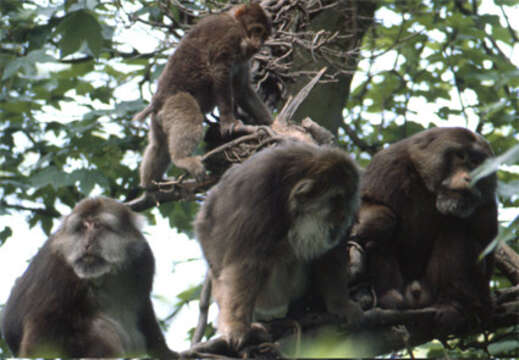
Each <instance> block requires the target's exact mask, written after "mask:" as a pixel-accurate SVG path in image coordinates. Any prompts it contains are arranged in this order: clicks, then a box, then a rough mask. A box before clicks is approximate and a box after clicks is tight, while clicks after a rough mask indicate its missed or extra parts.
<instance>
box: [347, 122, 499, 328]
mask: <svg viewBox="0 0 519 360" xmlns="http://www.w3.org/2000/svg"><path fill="white" fill-rule="evenodd" d="M492 156H493V153H492V150H491V148H490V146H489V145H488V143H487V142H486V141H485V140H484V139H483V138H482V137H481V136H479V135H476V134H474V133H472V132H471V131H469V130H466V129H463V128H435V129H430V130H427V131H424V132H421V133H419V134H416V135H414V136H412V137H410V138H408V139H405V140H402V141H399V142H397V143H395V144H393V145H391V146H389V147H388V148H386V149H384V150H382V151H381V152H379V153H378V154H376V155H375V156H374V158H373V160H372V162H371V164H370V165H369V166H368V167H367V169H366V172H365V174H364V177H363V179H362V183H361V196H362V204H361V208H360V210H359V215H358V223H357V224H356V225H355V226H354V229H353V233H352V235H353V236H354V237H356V238H357V240H358V241H359V242H361V243H363V244H364V246H365V247H366V248H367V250H368V260H369V265H368V267H369V273H370V276H371V278H372V280H373V283H374V286H375V291H376V294H377V296H378V300H379V304H380V306H382V307H386V308H407V307H417V306H418V307H421V306H427V305H430V304H435V305H438V306H439V307H440V308H442V309H444V310H445V311H444V312H443V313H442V312H441V313H440V314H439V317H438V320H441V321H440V325H448V324H449V323H450V322H452V323H456V320H457V319H453V318H452V315H453V314H457V315H458V316H459V315H460V313H459V311H458V310H460V309H461V308H464V312H467V313H470V312H471V310H473V311H476V313H477V314H480V315H481V316H483V315H484V313H485V312H487V313H488V311H489V308H490V307H491V298H490V289H489V280H490V277H491V274H492V267H493V266H492V265H493V256H492V255H489V256H487V257H486V258H485V259H484V260H483V261H481V262H480V261H478V256H479V254H480V253H481V251H482V250H483V249H484V248H485V247H486V246H487V245H488V244H489V243H490V241H492V239H493V238H494V237H495V235H496V233H497V209H496V201H495V188H496V176H495V174H492V175H490V176H488V177H486V178H484V179H482V180H480V181H479V182H478V183H477V184H476V186H475V187H473V188H471V187H470V186H469V183H470V180H471V179H470V171H471V170H473V169H474V168H476V167H477V166H478V165H480V164H481V163H482V162H483V160H484V159H486V158H489V157H492ZM414 282H417V284H414V285H413V283H414ZM413 287H414V288H415V289H416V288H419V290H418V291H417V292H416V294H418V295H419V296H421V295H420V292H422V295H427V296H426V297H425V298H426V299H427V300H419V301H418V302H413V301H411V302H406V294H407V295H408V294H409V292H408V291H409V290H411V288H413ZM409 304H412V305H409ZM445 314H447V316H444V315H445Z"/></svg>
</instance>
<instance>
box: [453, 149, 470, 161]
mask: <svg viewBox="0 0 519 360" xmlns="http://www.w3.org/2000/svg"><path fill="white" fill-rule="evenodd" d="M454 158H455V159H456V160H460V161H466V160H467V156H466V154H465V151H463V150H456V151H454Z"/></svg>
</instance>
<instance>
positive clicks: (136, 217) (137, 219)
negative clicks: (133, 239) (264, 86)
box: [131, 213, 147, 230]
mask: <svg viewBox="0 0 519 360" xmlns="http://www.w3.org/2000/svg"><path fill="white" fill-rule="evenodd" d="M131 221H132V223H133V226H135V228H136V229H137V230H142V229H143V228H144V227H145V226H146V225H147V220H146V217H145V216H144V215H141V214H137V213H132V214H131Z"/></svg>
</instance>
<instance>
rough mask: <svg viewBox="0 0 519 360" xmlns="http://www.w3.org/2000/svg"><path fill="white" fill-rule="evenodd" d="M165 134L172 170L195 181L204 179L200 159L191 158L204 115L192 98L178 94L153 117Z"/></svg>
mask: <svg viewBox="0 0 519 360" xmlns="http://www.w3.org/2000/svg"><path fill="white" fill-rule="evenodd" d="M157 115H158V117H159V119H160V123H161V125H162V128H163V129H164V132H165V133H166V137H167V143H168V144H167V145H168V150H169V155H170V158H171V161H172V162H173V164H175V166H176V167H178V168H181V169H184V170H187V171H188V172H189V173H190V174H191V175H192V176H193V177H195V178H196V179H197V180H201V179H203V178H204V176H205V168H204V165H203V164H202V160H201V157H200V156H192V154H193V151H194V150H195V148H196V147H197V145H198V144H199V143H200V141H201V140H202V137H203V134H204V127H203V123H204V115H203V114H202V111H201V110H200V106H199V105H198V102H197V101H196V99H195V98H194V97H193V96H191V95H190V94H188V93H185V92H180V93H177V94H175V95H172V96H170V97H169V98H167V99H166V101H165V102H164V105H163V106H162V109H161V110H160V112H159V113H158V114H157Z"/></svg>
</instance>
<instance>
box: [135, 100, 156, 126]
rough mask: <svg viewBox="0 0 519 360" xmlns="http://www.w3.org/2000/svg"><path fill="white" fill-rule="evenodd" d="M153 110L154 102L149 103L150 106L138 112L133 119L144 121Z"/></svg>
mask: <svg viewBox="0 0 519 360" xmlns="http://www.w3.org/2000/svg"><path fill="white" fill-rule="evenodd" d="M152 112H153V104H149V105H148V106H146V107H145V108H144V110H142V111H141V112H139V113H137V114H136V115H135V116H134V117H133V119H132V121H140V122H143V121H144V119H146V118H147V117H148V115H149V114H151V113H152Z"/></svg>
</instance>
